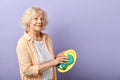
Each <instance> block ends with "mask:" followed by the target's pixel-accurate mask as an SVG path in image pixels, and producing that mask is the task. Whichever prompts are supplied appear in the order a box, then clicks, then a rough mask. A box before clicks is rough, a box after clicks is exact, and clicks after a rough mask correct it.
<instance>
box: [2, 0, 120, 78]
mask: <svg viewBox="0 0 120 80" xmlns="http://www.w3.org/2000/svg"><path fill="white" fill-rule="evenodd" d="M31 6H39V7H41V8H43V9H44V10H45V11H46V12H47V14H48V21H49V24H48V26H47V28H46V30H45V32H47V33H48V34H50V35H51V37H52V39H53V44H54V49H55V54H57V53H58V52H60V51H62V50H66V49H70V48H72V49H75V50H76V52H77V55H78V58H77V63H76V65H75V66H74V67H73V68H72V69H71V70H70V71H68V72H67V73H63V74H61V73H59V72H58V80H120V0H1V1H0V80H20V74H19V67H18V60H17V56H16V51H15V48H16V43H17V40H18V39H19V37H20V36H21V35H22V34H23V30H22V28H21V23H20V18H21V16H22V14H23V12H24V11H25V9H26V8H28V7H31Z"/></svg>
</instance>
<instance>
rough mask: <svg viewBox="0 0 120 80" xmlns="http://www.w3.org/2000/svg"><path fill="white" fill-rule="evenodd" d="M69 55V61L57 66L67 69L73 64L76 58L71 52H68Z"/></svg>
mask: <svg viewBox="0 0 120 80" xmlns="http://www.w3.org/2000/svg"><path fill="white" fill-rule="evenodd" d="M67 57H68V59H69V61H68V62H66V63H64V64H58V65H57V68H60V69H62V70H65V69H66V68H67V67H68V66H69V65H70V64H72V63H73V62H74V58H73V56H72V55H71V54H67Z"/></svg>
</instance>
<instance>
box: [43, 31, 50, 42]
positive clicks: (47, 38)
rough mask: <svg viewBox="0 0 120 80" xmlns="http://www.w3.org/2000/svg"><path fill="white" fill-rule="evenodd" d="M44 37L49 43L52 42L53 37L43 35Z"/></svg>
mask: <svg viewBox="0 0 120 80" xmlns="http://www.w3.org/2000/svg"><path fill="white" fill-rule="evenodd" d="M43 36H44V37H45V40H47V41H51V40H52V38H51V36H50V35H48V34H46V33H43Z"/></svg>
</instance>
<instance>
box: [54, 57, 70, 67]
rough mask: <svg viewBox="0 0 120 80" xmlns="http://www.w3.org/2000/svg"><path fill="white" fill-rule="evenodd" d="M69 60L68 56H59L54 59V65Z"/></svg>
mask: <svg viewBox="0 0 120 80" xmlns="http://www.w3.org/2000/svg"><path fill="white" fill-rule="evenodd" d="M67 61H69V60H68V59H67V57H66V56H58V57H56V58H55V59H54V60H53V64H54V66H55V65H57V64H63V63H66V62H67Z"/></svg>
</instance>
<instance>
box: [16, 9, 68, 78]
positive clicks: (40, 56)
mask: <svg viewBox="0 0 120 80" xmlns="http://www.w3.org/2000/svg"><path fill="white" fill-rule="evenodd" d="M47 23H48V22H47V19H46V13H45V11H43V10H42V9H40V8H39V7H31V8H28V9H27V10H26V11H25V13H24V15H23V17H22V25H23V28H24V30H25V31H24V34H23V36H22V37H21V38H20V39H19V40H18V43H17V47H16V52H17V56H18V61H19V67H20V75H21V79H22V80H57V77H56V69H55V66H56V65H57V64H60V63H65V62H66V61H67V60H66V59H65V58H66V57H65V56H64V55H63V52H60V53H58V55H57V56H56V57H55V56H54V51H53V45H52V40H51V38H50V36H48V35H47V34H45V33H43V32H42V30H44V29H45V26H46V25H47Z"/></svg>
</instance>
